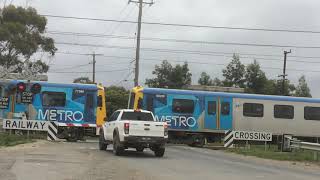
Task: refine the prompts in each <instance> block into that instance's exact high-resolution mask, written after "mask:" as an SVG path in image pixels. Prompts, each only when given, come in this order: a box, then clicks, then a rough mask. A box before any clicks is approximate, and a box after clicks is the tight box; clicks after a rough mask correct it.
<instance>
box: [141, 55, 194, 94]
mask: <svg viewBox="0 0 320 180" xmlns="http://www.w3.org/2000/svg"><path fill="white" fill-rule="evenodd" d="M152 74H153V75H155V76H156V77H155V78H151V79H146V83H145V84H146V85H148V86H149V87H157V88H172V89H181V88H182V87H183V86H185V85H190V84H191V76H192V74H191V73H190V72H189V67H188V63H184V64H183V65H176V66H175V67H173V66H172V65H171V64H170V63H169V62H168V61H166V60H164V61H163V62H162V64H161V65H156V66H155V70H154V71H153V72H152Z"/></svg>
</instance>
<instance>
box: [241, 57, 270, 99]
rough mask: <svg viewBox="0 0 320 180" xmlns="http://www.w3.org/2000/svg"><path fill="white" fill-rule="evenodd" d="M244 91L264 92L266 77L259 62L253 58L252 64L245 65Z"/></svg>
mask: <svg viewBox="0 0 320 180" xmlns="http://www.w3.org/2000/svg"><path fill="white" fill-rule="evenodd" d="M245 78H246V79H245V81H246V91H247V92H248V93H254V94H264V93H265V86H266V84H267V77H266V75H265V73H264V72H263V71H262V70H261V68H260V64H259V63H258V62H257V61H256V60H254V62H253V63H252V64H249V65H248V66H247V67H246V74H245Z"/></svg>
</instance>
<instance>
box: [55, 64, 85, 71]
mask: <svg viewBox="0 0 320 180" xmlns="http://www.w3.org/2000/svg"><path fill="white" fill-rule="evenodd" d="M88 65H90V64H89V63H87V64H80V65H76V66H71V67H65V68H59V69H50V70H54V71H60V70H67V69H74V68H78V67H83V66H88Z"/></svg>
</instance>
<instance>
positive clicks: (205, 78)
mask: <svg viewBox="0 0 320 180" xmlns="http://www.w3.org/2000/svg"><path fill="white" fill-rule="evenodd" d="M198 84H199V85H203V86H223V83H222V81H221V80H220V79H219V78H214V79H213V80H212V79H211V77H210V75H208V74H207V73H206V72H202V73H201V77H200V78H199V80H198Z"/></svg>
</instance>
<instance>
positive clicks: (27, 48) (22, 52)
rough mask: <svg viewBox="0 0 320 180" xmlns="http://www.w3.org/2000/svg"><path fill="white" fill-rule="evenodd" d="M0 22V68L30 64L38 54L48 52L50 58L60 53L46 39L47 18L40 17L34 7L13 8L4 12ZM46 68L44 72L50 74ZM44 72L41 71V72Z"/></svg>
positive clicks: (44, 66)
mask: <svg viewBox="0 0 320 180" xmlns="http://www.w3.org/2000/svg"><path fill="white" fill-rule="evenodd" d="M2 13H3V17H2V18H1V19H0V65H1V66H4V67H6V68H9V67H11V66H14V65H18V64H21V63H22V62H24V61H30V58H31V56H32V55H33V54H34V53H36V52H38V51H42V52H46V53H49V54H50V55H51V56H53V55H54V54H55V52H56V51H57V49H56V47H55V46H54V40H53V39H52V38H49V37H46V36H44V35H43V34H44V32H45V28H46V25H47V19H46V18H45V17H43V16H40V15H39V14H38V13H37V11H36V10H35V9H34V8H31V7H30V8H27V9H25V8H22V7H15V6H13V5H10V6H7V7H5V8H4V9H2ZM31 63H36V64H38V65H43V70H42V72H47V71H48V66H47V65H46V64H44V63H43V62H41V60H39V61H36V62H31ZM40 73H41V72H40Z"/></svg>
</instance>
